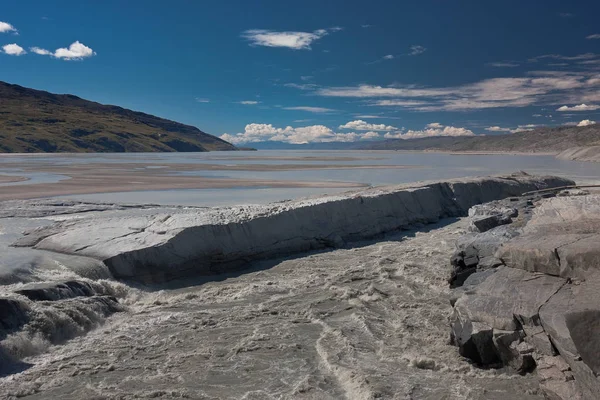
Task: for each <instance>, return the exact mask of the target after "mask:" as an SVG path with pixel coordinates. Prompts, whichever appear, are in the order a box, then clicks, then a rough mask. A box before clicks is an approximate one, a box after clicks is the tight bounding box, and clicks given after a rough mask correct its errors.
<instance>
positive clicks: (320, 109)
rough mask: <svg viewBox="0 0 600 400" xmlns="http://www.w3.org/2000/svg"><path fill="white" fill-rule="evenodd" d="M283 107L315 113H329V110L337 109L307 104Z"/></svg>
mask: <svg viewBox="0 0 600 400" xmlns="http://www.w3.org/2000/svg"><path fill="white" fill-rule="evenodd" d="M283 109H284V110H291V111H306V112H311V113H317V114H322V113H329V112H334V111H337V110H333V109H331V108H324V107H309V106H297V107H283Z"/></svg>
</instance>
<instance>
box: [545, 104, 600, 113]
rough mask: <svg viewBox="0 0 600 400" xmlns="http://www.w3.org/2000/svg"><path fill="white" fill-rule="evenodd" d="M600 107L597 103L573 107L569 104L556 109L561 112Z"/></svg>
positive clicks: (592, 109) (590, 109) (591, 109)
mask: <svg viewBox="0 0 600 400" xmlns="http://www.w3.org/2000/svg"><path fill="white" fill-rule="evenodd" d="M598 109H600V106H598V105H595V104H590V105H587V104H579V105H576V106H573V107H569V106H562V107H559V108H557V109H556V111H561V112H565V111H594V110H598Z"/></svg>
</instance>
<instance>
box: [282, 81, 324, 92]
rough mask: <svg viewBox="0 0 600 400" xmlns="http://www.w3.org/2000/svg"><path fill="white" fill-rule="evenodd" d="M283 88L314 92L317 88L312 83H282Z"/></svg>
mask: <svg viewBox="0 0 600 400" xmlns="http://www.w3.org/2000/svg"><path fill="white" fill-rule="evenodd" d="M283 86H285V87H290V88H294V89H300V90H314V89H315V88H317V87H318V86H317V85H315V84H314V83H284V84H283Z"/></svg>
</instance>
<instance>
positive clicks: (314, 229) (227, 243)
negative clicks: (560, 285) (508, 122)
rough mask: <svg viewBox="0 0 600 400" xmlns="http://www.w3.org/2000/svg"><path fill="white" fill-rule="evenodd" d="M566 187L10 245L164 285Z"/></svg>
mask: <svg viewBox="0 0 600 400" xmlns="http://www.w3.org/2000/svg"><path fill="white" fill-rule="evenodd" d="M570 184H573V182H572V181H570V180H567V179H562V178H555V177H532V176H528V175H522V174H521V175H514V176H509V177H498V178H479V179H462V180H454V181H449V182H443V183H431V184H422V185H417V186H399V187H388V188H375V189H370V190H365V191H361V192H350V193H347V194H342V195H336V196H326V197H320V198H315V199H308V200H300V201H287V202H281V203H274V204H270V205H266V206H239V207H232V208H219V209H208V210H198V209H191V210H179V211H178V212H172V211H170V212H163V213H161V212H157V213H156V214H152V215H138V216H132V217H122V218H101V217H100V218H87V219H78V220H75V221H68V222H63V223H59V224H56V225H53V226H50V227H44V228H41V229H38V230H35V231H32V232H29V233H28V234H27V235H26V236H25V237H23V238H22V239H21V240H19V241H18V242H17V243H16V244H15V245H16V246H32V247H35V248H36V249H43V250H48V251H53V252H58V253H64V254H72V255H78V256H85V257H89V258H94V259H97V260H100V261H102V262H104V263H105V264H106V265H107V266H108V268H109V269H110V271H111V273H112V274H113V276H114V277H116V278H119V279H126V280H136V281H141V282H163V281H166V280H170V279H175V278H180V277H185V276H189V275H208V274H215V273H218V272H222V271H228V270H232V269H239V268H242V267H244V266H245V265H247V263H249V262H251V261H253V260H257V259H264V258H269V257H276V256H282V255H287V254H292V253H298V252H302V251H307V250H311V249H320V248H326V247H339V246H342V245H343V244H344V243H345V242H349V241H355V240H362V239H368V238H372V237H375V236H377V235H380V234H382V233H385V232H389V231H393V230H397V229H402V228H406V227H409V226H411V225H413V224H417V223H431V222H435V221H437V220H439V219H440V218H445V217H458V216H463V215H466V214H467V211H468V209H469V208H470V207H471V206H473V205H475V204H480V203H484V202H489V201H492V200H496V199H501V198H506V197H511V196H518V195H520V194H522V193H523V192H527V191H531V190H537V189H543V188H549V187H550V188H551V187H559V186H564V185H570Z"/></svg>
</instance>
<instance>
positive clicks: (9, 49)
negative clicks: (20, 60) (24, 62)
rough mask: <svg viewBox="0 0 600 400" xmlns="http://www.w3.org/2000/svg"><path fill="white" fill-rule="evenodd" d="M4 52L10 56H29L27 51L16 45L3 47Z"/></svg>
mask: <svg viewBox="0 0 600 400" xmlns="http://www.w3.org/2000/svg"><path fill="white" fill-rule="evenodd" d="M2 50H3V51H4V52H5V53H6V54H8V55H10V56H22V55H23V54H27V52H26V51H25V49H24V48H22V47H21V46H19V45H18V44H16V43H13V44H7V45H4V46H2Z"/></svg>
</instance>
